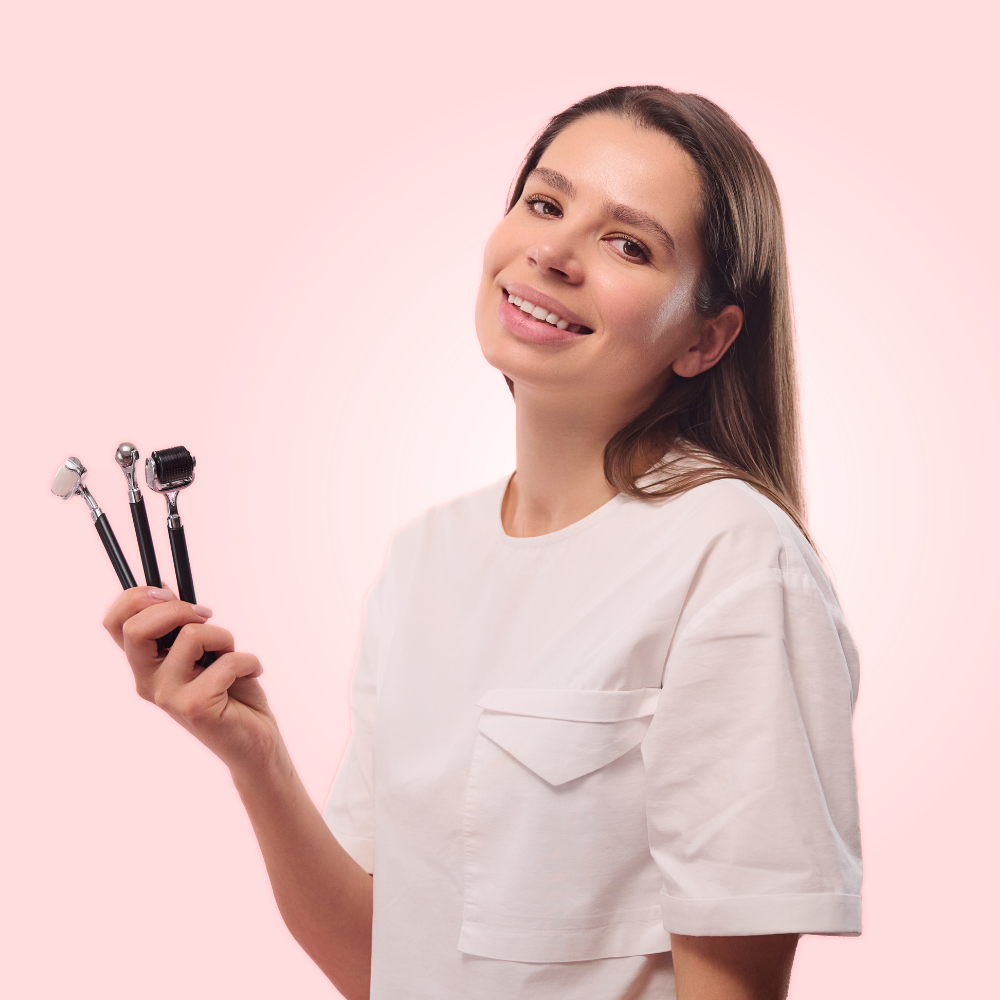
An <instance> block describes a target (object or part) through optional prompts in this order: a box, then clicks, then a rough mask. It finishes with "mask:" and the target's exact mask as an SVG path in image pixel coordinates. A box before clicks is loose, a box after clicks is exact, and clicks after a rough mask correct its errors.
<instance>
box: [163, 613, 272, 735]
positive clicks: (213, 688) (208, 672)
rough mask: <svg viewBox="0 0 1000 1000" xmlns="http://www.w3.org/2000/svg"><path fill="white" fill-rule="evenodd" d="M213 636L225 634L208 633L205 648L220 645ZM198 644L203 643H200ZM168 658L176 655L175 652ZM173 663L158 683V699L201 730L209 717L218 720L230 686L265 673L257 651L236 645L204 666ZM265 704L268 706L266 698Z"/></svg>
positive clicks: (180, 719) (193, 728) (193, 727)
mask: <svg viewBox="0 0 1000 1000" xmlns="http://www.w3.org/2000/svg"><path fill="white" fill-rule="evenodd" d="M187 628H189V629H191V630H192V631H194V630H195V629H202V628H204V629H214V630H215V631H217V632H224V631H225V630H224V629H215V626H212V625H208V626H188V627H187ZM185 631H187V629H185ZM213 638H221V637H211V636H206V637H205V639H206V640H207V643H206V645H205V648H211V646H214V645H216V643H215V642H214V641H213ZM197 648H198V649H201V648H202V647H201V646H200V645H199V646H198V647H197ZM198 655H200V653H199V654H198ZM168 659H172V654H171V657H168ZM166 665H167V663H166V661H164V666H166ZM171 666H172V669H171V673H170V675H166V674H165V675H164V676H163V677H162V678H161V679H160V680H161V683H160V684H158V686H157V697H156V703H157V704H158V705H159V706H160V707H161V708H163V709H165V710H166V711H167V712H169V713H170V714H171V715H173V716H174V717H175V718H176V719H177V720H178V721H180V722H181V723H183V724H184V725H185V726H187V727H188V728H189V729H192V730H197V729H198V728H199V727H200V725H201V724H203V723H204V722H205V721H206V720H210V721H212V722H218V721H219V719H220V718H221V716H222V713H223V711H224V710H225V707H226V704H227V702H228V700H229V689H230V688H231V687H232V686H233V685H234V684H247V683H255V681H253V680H252V679H253V678H256V677H259V676H260V674H261V673H263V668H262V667H261V665H260V661H259V660H258V659H257V657H256V656H254V655H253V653H236V652H234V651H232V649H230V650H229V651H228V652H225V653H223V654H222V656H220V657H219V658H218V659H217V660H216V661H215V662H214V663H212V664H210V665H209V666H208V667H206V668H205V669H204V670H196V668H195V667H194V663H193V662H192V663H191V667H190V670H187V669H186V664H185V665H179V664H177V663H176V662H174V663H172V665H171ZM185 678H186V680H185ZM257 700H258V701H260V700H262V699H261V698H258V699H257ZM263 705H264V707H265V708H266V705H267V702H266V700H264V701H263Z"/></svg>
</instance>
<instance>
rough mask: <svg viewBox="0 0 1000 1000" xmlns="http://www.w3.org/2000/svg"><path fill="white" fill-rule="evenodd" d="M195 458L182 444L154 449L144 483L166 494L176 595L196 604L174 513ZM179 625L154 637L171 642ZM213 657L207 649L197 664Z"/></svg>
mask: <svg viewBox="0 0 1000 1000" xmlns="http://www.w3.org/2000/svg"><path fill="white" fill-rule="evenodd" d="M194 466H195V458H194V455H192V454H191V452H189V451H188V450H187V448H184V447H178V448H164V449H163V450H162V451H154V452H152V453H151V454H150V456H149V458H147V459H146V485H147V486H149V488H150V489H151V490H155V491H156V492H157V493H162V494H164V496H166V498H167V534H168V536H169V537H170V553H171V555H172V556H173V557H174V574H175V576H176V577H177V596H178V597H180V599H181V600H182V601H187V602H188V603H189V604H197V603H198V599H197V597H195V593H194V579H193V578H192V576H191V560H190V559H189V558H188V550H187V540H186V539H185V537H184V525H183V524H182V523H181V516H180V514H178V513H177V494H178V493H180V491H181V490H184V489H187V488H188V487H189V486H190V485H191V484H192V483H193V482H194ZM179 631H180V629H174V630H173V631H172V632H169V633H168V634H167V635H165V636H163V638H162V639H158V640H157V645H158V646H159V647H160V648H161V649H166V648H167V647H168V646H172V645H173V642H174V639H176V638H177V633H178V632H179ZM214 659H215V653H212V652H207V653H205V655H204V656H203V657H202V658H201V659H200V660H199V661H198V666H200V667H207V666H208V665H209V664H210V663H211V662H212V661H213V660H214Z"/></svg>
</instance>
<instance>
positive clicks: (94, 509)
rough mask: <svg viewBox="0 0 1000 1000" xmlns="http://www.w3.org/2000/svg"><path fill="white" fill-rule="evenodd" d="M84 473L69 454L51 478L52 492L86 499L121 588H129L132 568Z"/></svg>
mask: <svg viewBox="0 0 1000 1000" xmlns="http://www.w3.org/2000/svg"><path fill="white" fill-rule="evenodd" d="M86 474H87V470H86V469H85V468H84V466H83V463H82V462H81V461H80V459H78V458H73V457H72V456H70V457H69V458H67V459H66V461H65V462H63V464H62V465H60V466H59V471H58V472H57V473H56V474H55V478H54V479H53V480H52V492H53V493H55V495H56V496H57V497H62V498H63V500H68V499H69V498H70V497H72V496H77V495H79V496H81V497H83V499H84V500H86V501H87V506H89V507H90V516H91V518H92V519H93V521H94V527H95V528H97V533H98V534H99V535H100V536H101V541H102V542H104V548H105V550H106V551H107V553H108V557H109V558H110V559H111V565H112V566H114V568H115V572H116V573H117V574H118V580H119V582H120V583H121V585H122V590H130V589H131V588H132V587H134V586H135V585H136V584H135V577H134V576H132V570H130V569H129V568H128V563H127V562H126V561H125V556H124V555H123V554H122V550H121V549H120V548H119V546H118V539H117V538H115V533H114V532H113V531H112V530H111V525H110V524H109V523H108V515H107V514H105V513H104V512H103V511H102V510H101V508H100V507H98V506H97V501H96V500H95V499H94V498H93V496H92V495H91V493H90V490H88V489H87V485H86V483H84V481H83V477H84V476H85V475H86Z"/></svg>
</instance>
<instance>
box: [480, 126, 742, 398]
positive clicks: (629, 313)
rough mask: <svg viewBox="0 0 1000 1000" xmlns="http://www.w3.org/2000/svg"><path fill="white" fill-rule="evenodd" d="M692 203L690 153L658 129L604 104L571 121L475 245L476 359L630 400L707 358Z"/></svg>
mask: <svg viewBox="0 0 1000 1000" xmlns="http://www.w3.org/2000/svg"><path fill="white" fill-rule="evenodd" d="M700 206H701V187H700V181H699V177H698V174H697V170H696V168H695V165H694V163H693V162H692V160H691V159H690V157H689V156H688V155H687V153H685V152H684V151H683V150H682V149H681V148H680V147H679V146H678V145H677V144H676V143H675V142H674V141H673V140H672V139H670V138H669V137H668V136H666V135H664V134H663V133H661V132H657V131H652V130H649V129H637V128H636V127H635V126H634V125H633V124H632V123H631V122H629V121H626V120H624V119H621V118H618V117H615V116H611V115H592V116H590V117H587V118H584V119H582V120H580V121H578V122H576V123H574V124H573V125H570V126H569V127H568V128H566V129H565V130H564V131H562V132H561V133H560V134H559V135H558V136H557V137H556V138H555V140H554V141H553V142H552V144H551V145H550V146H549V148H548V149H547V150H546V151H545V153H544V155H543V156H542V158H541V160H540V162H539V165H538V167H537V168H536V169H535V170H534V171H533V172H532V173H531V175H530V176H529V177H528V179H527V183H526V184H525V186H524V192H523V194H522V195H521V198H520V200H519V201H518V203H517V204H516V205H515V206H514V207H513V208H512V209H511V211H510V212H509V213H508V214H507V215H506V216H505V217H504V219H503V221H502V222H501V223H500V224H499V225H498V226H497V228H496V230H495V231H494V232H493V235H492V236H491V237H490V239H489V242H488V243H487V245H486V254H485V260H484V264H483V278H482V284H481V286H480V289H479V299H478V302H477V306H476V328H477V331H478V333H479V341H480V344H481V346H482V349H483V354H484V355H485V357H486V360H487V361H489V363H490V364H491V365H493V366H494V367H495V368H498V369H500V371H502V372H503V373H504V374H505V375H507V376H508V377H509V378H510V379H512V380H513V382H514V383H515V387H524V388H528V389H532V390H534V389H538V390H542V391H545V392H558V393H561V394H567V393H568V394H571V395H572V396H574V397H578V398H579V399H580V401H581V402H586V403H589V404H597V403H599V402H602V401H603V402H604V403H606V404H612V405H620V406H623V407H625V408H626V409H627V410H631V411H634V412H635V413H638V412H640V411H641V410H642V409H645V407H646V406H647V405H649V403H650V402H652V399H653V398H654V397H655V396H656V395H657V394H658V393H659V391H660V390H661V389H662V387H663V385H664V384H665V382H666V380H667V379H668V378H669V377H670V374H671V372H672V371H676V372H677V373H678V374H681V375H693V374H697V370H695V368H698V366H699V364H700V365H701V367H702V368H703V367H709V364H704V363H703V362H704V357H703V356H702V355H703V354H704V351H702V350H701V348H702V347H704V330H705V327H706V323H707V321H705V320H704V319H703V318H702V317H700V316H699V315H698V314H697V313H696V312H695V310H694V306H693V299H694V286H695V282H696V280H697V277H698V273H699V268H700V266H701V251H700V247H699V241H698V235H697V224H698V217H699V212H700ZM511 296H513V301H510V297H511ZM528 304H530V305H531V306H534V307H535V308H534V310H533V313H529V312H526V311H525V310H526V309H527V308H528ZM731 308H735V307H731ZM736 312H737V313H738V310H736ZM536 317H537V318H536ZM735 322H736V330H735V331H734V332H733V334H732V336H735V333H736V332H738V329H739V321H738V319H737V320H735ZM730 325H732V324H730ZM731 339H732V337H729V338H728V341H731ZM728 341H727V346H728ZM723 350H724V348H723ZM719 354H721V351H720V352H719ZM695 355H697V357H695ZM711 363H714V361H712V362H711ZM698 370H701V368H698Z"/></svg>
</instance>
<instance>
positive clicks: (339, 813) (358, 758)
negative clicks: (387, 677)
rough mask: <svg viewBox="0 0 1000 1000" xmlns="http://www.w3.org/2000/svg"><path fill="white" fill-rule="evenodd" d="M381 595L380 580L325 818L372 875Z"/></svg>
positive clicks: (370, 602)
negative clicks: (348, 733)
mask: <svg viewBox="0 0 1000 1000" xmlns="http://www.w3.org/2000/svg"><path fill="white" fill-rule="evenodd" d="M381 591H382V581H381V580H380V581H379V583H377V584H376V585H375V587H374V588H372V590H371V592H370V593H369V595H368V598H367V600H366V601H365V612H364V625H363V628H362V634H361V649H360V651H359V653H358V660H357V664H356V666H355V668H354V677H353V679H352V681H351V738H350V741H349V742H348V744H347V749H346V751H345V752H344V758H343V760H342V761H341V762H340V768H339V769H338V771H337V776H336V778H335V779H334V782H333V787H332V788H331V790H330V795H329V796H328V798H327V801H326V806H325V807H324V809H323V818H324V819H325V820H326V824H327V826H328V827H329V828H330V830H331V831H332V833H333V835H334V836H335V837H336V838H337V840H338V841H339V843H340V845H341V847H343V848H344V850H345V851H347V853H348V854H350V855H351V857H352V858H354V860H355V861H357V863H358V864H359V865H361V867H362V868H364V870H365V871H366V872H368V873H369V874H371V873H372V872H373V871H374V869H375V783H374V774H373V766H372V733H373V731H374V728H375V714H376V706H377V701H378V698H377V690H376V688H377V685H376V669H377V662H378V639H379V631H380V625H381V604H382V600H381Z"/></svg>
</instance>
